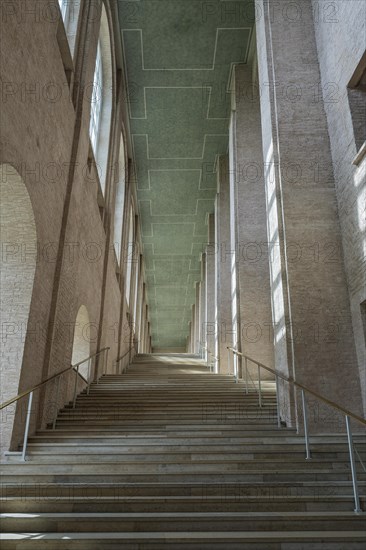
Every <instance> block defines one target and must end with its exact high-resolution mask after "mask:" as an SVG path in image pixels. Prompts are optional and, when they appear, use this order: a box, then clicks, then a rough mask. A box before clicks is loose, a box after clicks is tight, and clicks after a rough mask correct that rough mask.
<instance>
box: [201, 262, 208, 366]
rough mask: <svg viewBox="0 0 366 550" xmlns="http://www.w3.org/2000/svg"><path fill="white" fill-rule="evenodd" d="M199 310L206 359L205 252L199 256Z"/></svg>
mask: <svg viewBox="0 0 366 550" xmlns="http://www.w3.org/2000/svg"><path fill="white" fill-rule="evenodd" d="M200 311H201V316H200V317H201V318H200V323H201V329H200V330H201V344H202V346H203V347H204V348H205V349H204V350H202V351H203V353H204V357H205V360H207V349H206V347H207V340H206V330H207V329H206V253H205V252H204V253H203V254H202V257H201V283H200Z"/></svg>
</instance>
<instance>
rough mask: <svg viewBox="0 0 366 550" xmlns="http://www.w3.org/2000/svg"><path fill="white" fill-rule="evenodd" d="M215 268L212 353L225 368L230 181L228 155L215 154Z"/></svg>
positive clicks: (229, 340) (229, 333)
mask: <svg viewBox="0 0 366 550" xmlns="http://www.w3.org/2000/svg"><path fill="white" fill-rule="evenodd" d="M215 220H216V222H217V223H216V224H215V226H216V235H215V242H216V269H215V287H216V300H217V326H218V338H217V348H216V353H215V355H216V356H217V357H218V359H219V372H220V373H227V372H228V359H227V357H228V356H227V346H232V344H233V330H232V308H231V300H232V297H231V244H230V183H229V159H228V157H227V155H222V156H220V157H219V165H218V194H217V197H216V206H215Z"/></svg>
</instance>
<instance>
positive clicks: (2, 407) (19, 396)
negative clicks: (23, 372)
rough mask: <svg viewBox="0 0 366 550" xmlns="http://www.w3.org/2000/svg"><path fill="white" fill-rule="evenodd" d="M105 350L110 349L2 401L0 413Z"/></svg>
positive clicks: (91, 356)
mask: <svg viewBox="0 0 366 550" xmlns="http://www.w3.org/2000/svg"><path fill="white" fill-rule="evenodd" d="M107 349H110V348H109V347H108V348H103V349H101V350H100V351H97V352H96V353H92V355H89V357H87V358H86V359H83V360H82V361H79V362H78V363H75V365H70V366H69V367H67V368H66V369H64V370H62V371H60V372H58V373H56V374H53V375H52V376H49V377H48V378H46V380H43V381H42V382H40V383H39V384H37V385H36V386H33V388H31V389H30V390H26V391H23V392H22V393H19V394H18V395H16V396H15V397H12V398H11V399H8V401H4V403H1V405H0V411H1V409H5V407H8V406H9V405H11V404H12V403H15V402H16V401H18V400H19V399H22V397H25V396H26V395H29V394H30V393H31V392H34V391H35V390H38V388H41V387H42V386H44V385H46V384H48V382H50V381H51V380H54V379H55V378H57V377H58V376H61V375H62V374H64V373H65V372H67V371H69V370H72V369H74V370H75V369H77V367H79V366H80V365H82V364H83V363H85V362H86V361H89V359H92V358H93V357H96V356H97V355H100V354H101V353H102V352H103V351H105V350H107Z"/></svg>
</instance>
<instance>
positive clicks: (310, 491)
mask: <svg viewBox="0 0 366 550" xmlns="http://www.w3.org/2000/svg"><path fill="white" fill-rule="evenodd" d="M359 487H360V494H361V495H362V496H363V498H365V496H366V481H360V482H359ZM0 488H1V495H2V498H6V497H21V498H25V497H27V496H28V497H30V498H34V499H35V501H38V502H41V501H42V500H45V502H47V500H48V499H49V498H51V497H55V498H58V497H60V498H61V497H65V498H69V499H70V501H72V500H73V499H74V498H77V497H80V498H84V499H91V500H98V499H100V498H108V497H113V498H116V499H120V498H124V497H141V498H145V497H151V498H155V497H157V498H158V497H159V498H165V497H174V498H180V497H183V496H184V497H186V498H191V497H196V498H198V499H200V500H201V501H206V500H207V499H208V498H211V497H216V498H219V499H221V501H222V503H226V501H227V500H229V499H234V501H244V502H246V501H247V500H248V499H253V498H254V499H257V498H260V499H263V500H264V501H267V502H268V501H270V500H271V499H272V498H273V499H275V498H278V499H280V498H282V496H284V495H285V496H287V497H289V498H293V499H294V500H297V499H300V498H301V499H302V498H305V497H308V498H311V499H312V500H313V501H314V502H316V501H317V500H321V499H332V498H333V497H335V496H347V497H348V498H351V496H352V483H351V482H350V481H340V480H337V481H327V480H323V479H320V480H317V481H296V480H294V481H292V482H289V481H288V480H283V481H271V480H270V479H268V480H266V481H253V480H250V481H246V482H241V483H240V484H238V483H236V482H235V481H229V480H226V481H225V480H224V481H222V480H221V479H220V480H216V478H211V480H206V481H205V482H201V481H200V480H199V479H197V480H195V481H186V480H184V481H183V480H178V481H175V482H172V481H166V480H164V479H162V480H159V481H155V482H151V481H150V482H143V481H141V482H136V481H134V482H129V481H127V482H123V483H119V482H117V481H113V480H111V481H110V482H105V481H104V482H103V481H102V480H101V479H99V480H96V481H95V482H94V483H92V482H89V483H86V482H82V481H81V480H80V481H76V482H68V481H61V482H57V481H54V482H51V483H48V482H47V481H42V480H41V481H39V482H38V481H37V483H36V482H35V480H31V481H24V480H22V483H19V482H16V481H15V480H14V479H13V480H10V481H8V482H7V483H3V484H2V485H1V486H0Z"/></svg>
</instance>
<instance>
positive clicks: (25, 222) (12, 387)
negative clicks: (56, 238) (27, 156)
mask: <svg viewBox="0 0 366 550" xmlns="http://www.w3.org/2000/svg"><path fill="white" fill-rule="evenodd" d="M0 190H1V192H0V195H1V201H0V203H1V206H0V235H1V236H0V238H1V259H0V269H1V298H0V304H1V306H0V311H1V320H2V326H1V333H2V334H1V348H2V349H1V367H0V369H1V370H0V377H1V389H0V400H1V402H4V401H6V400H8V399H10V398H11V397H14V396H15V395H16V394H17V393H18V388H19V380H20V374H21V369H22V366H23V355H24V347H25V340H26V333H27V325H28V319H29V313H30V307H31V300H32V293H33V283H34V277H35V271H36V265H37V231H36V223H35V217H34V211H33V207H32V203H31V200H30V197H29V193H28V190H27V188H26V186H25V183H24V181H23V179H22V177H21V175H20V174H19V172H18V171H17V170H16V169H15V168H14V167H13V166H11V165H10V164H7V163H3V164H0ZM13 410H15V406H14V409H13ZM6 411H7V412H8V413H9V414H5V415H4V418H2V420H1V424H2V447H4V448H8V447H9V444H10V438H11V433H12V429H13V420H11V421H10V420H9V419H13V418H14V417H13V415H12V414H11V412H9V411H10V409H6Z"/></svg>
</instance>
